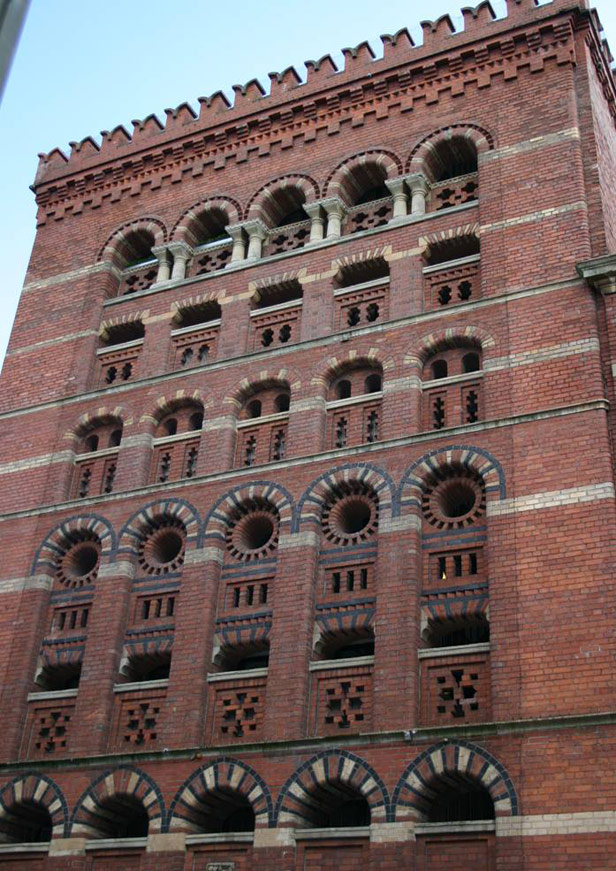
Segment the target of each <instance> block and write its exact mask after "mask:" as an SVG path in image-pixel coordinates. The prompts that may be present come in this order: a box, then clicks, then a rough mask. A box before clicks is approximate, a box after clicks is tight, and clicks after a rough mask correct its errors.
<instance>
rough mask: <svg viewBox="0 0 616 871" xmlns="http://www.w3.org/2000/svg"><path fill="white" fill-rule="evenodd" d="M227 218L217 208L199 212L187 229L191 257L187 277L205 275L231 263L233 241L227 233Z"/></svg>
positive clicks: (222, 210) (221, 210)
mask: <svg viewBox="0 0 616 871" xmlns="http://www.w3.org/2000/svg"><path fill="white" fill-rule="evenodd" d="M228 224H229V217H228V215H227V213H226V212H225V211H224V209H222V208H219V207H214V208H208V209H204V210H203V211H200V212H199V213H198V214H197V215H196V217H195V218H194V220H193V221H192V222H191V223H190V225H189V227H188V232H187V236H188V239H189V241H190V244H192V246H193V257H192V261H191V263H190V266H189V268H188V270H187V276H188V277H193V276H196V275H207V274H209V273H210V272H217V271H218V270H219V269H224V268H225V266H226V265H227V264H228V263H229V262H230V261H231V252H232V249H233V241H232V239H231V237H230V236H229V234H228V232H227V225H228Z"/></svg>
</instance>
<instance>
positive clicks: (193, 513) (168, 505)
mask: <svg viewBox="0 0 616 871" xmlns="http://www.w3.org/2000/svg"><path fill="white" fill-rule="evenodd" d="M161 517H168V518H169V519H172V520H178V521H180V523H182V524H183V525H184V528H185V530H186V546H187V548H188V547H191V546H192V547H195V546H196V543H197V540H198V537H199V529H200V524H201V518H200V516H199V512H198V511H197V509H196V508H195V507H194V505H191V504H190V502H187V501H186V500H185V499H160V500H157V501H156V502H149V503H148V504H147V505H144V507H143V508H141V509H140V510H139V511H136V512H135V513H134V514H133V515H132V517H131V518H130V519H129V520H127V521H126V523H125V524H124V526H123V527H122V529H121V530H120V534H119V535H118V551H119V552H123V553H131V554H134V553H136V552H137V549H138V547H139V543H140V541H141V539H142V537H143V535H144V533H146V532H147V531H148V530H149V529H150V528H151V526H152V524H153V523H156V522H157V521H158V520H159V519H160V518H161Z"/></svg>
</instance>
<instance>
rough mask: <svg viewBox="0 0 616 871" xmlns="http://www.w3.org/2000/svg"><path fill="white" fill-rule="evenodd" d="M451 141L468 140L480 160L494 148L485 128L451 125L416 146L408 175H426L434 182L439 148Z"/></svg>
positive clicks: (492, 140)
mask: <svg viewBox="0 0 616 871" xmlns="http://www.w3.org/2000/svg"><path fill="white" fill-rule="evenodd" d="M451 139H464V140H467V141H468V143H469V145H471V146H472V147H473V148H474V149H475V151H476V152H477V157H478V158H479V157H480V155H481V154H483V153H484V152H486V151H491V150H492V149H493V148H494V139H493V137H492V134H491V133H489V132H488V131H487V130H485V129H484V128H483V127H479V126H478V125H476V124H450V125H448V126H447V127H441V128H440V129H439V130H434V131H433V132H432V133H429V134H428V135H427V136H424V137H423V139H421V140H420V141H419V142H418V143H417V144H416V145H415V146H414V148H413V150H412V151H411V153H410V155H409V157H408V159H407V162H406V169H405V171H406V172H407V173H416V172H420V173H424V174H425V175H426V176H427V177H428V179H430V180H431V181H432V180H433V177H434V175H435V168H434V164H435V160H436V158H437V154H438V147H439V145H441V144H442V143H444V142H447V141H448V140H451Z"/></svg>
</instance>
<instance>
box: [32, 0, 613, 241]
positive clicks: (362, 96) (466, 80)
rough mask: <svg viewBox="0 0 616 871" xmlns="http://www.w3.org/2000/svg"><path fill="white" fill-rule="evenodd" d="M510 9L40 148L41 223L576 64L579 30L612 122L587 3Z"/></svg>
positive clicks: (469, 15) (596, 27)
mask: <svg viewBox="0 0 616 871" xmlns="http://www.w3.org/2000/svg"><path fill="white" fill-rule="evenodd" d="M507 10H508V14H507V17H505V18H500V19H498V18H496V17H495V13H494V10H493V9H492V6H491V5H490V3H489V2H488V0H484V2H482V3H480V4H479V5H478V6H476V7H474V8H471V7H466V8H464V9H463V10H462V16H463V24H464V26H463V29H461V30H460V31H455V30H454V26H453V23H452V21H451V19H450V17H449V16H447V15H445V16H442V17H440V18H438V19H437V20H436V21H423V22H421V27H422V31H423V43H422V45H418V46H416V45H414V43H413V40H412V38H411V36H410V34H409V33H408V31H407V30H406V29H401V30H399V31H398V32H397V33H395V34H393V35H392V34H385V35H383V36H382V37H381V40H382V43H383V55H382V56H381V57H378V58H377V57H376V56H375V53H374V51H373V49H372V48H371V46H370V45H369V43H368V42H362V43H360V44H359V45H358V46H356V47H355V48H345V49H343V56H344V69H342V70H338V69H337V67H336V64H335V63H334V61H333V59H332V58H331V57H330V56H329V55H324V56H323V57H322V58H320V59H319V60H317V61H306V64H305V65H306V69H307V76H306V81H304V82H302V81H301V79H300V76H299V74H298V72H297V70H296V69H295V68H294V67H288V68H287V69H286V70H284V71H283V72H282V73H275V72H272V73H270V74H269V78H270V88H269V92H266V90H265V88H264V87H263V85H262V84H261V83H260V82H259V81H258V80H257V79H252V80H250V81H249V82H247V83H246V84H245V85H234V86H233V92H234V99H233V103H232V104H231V102H230V101H229V100H228V99H227V97H226V96H225V94H224V93H222V92H221V91H216V92H215V93H213V94H212V95H211V96H209V97H201V98H199V104H200V110H199V112H198V113H197V112H196V111H195V110H194V109H193V108H192V107H191V106H190V105H189V104H188V103H182V104H181V105H180V106H178V107H177V108H175V109H166V110H165V115H166V118H165V122H164V124H163V123H162V122H161V121H160V120H159V119H158V118H157V117H156V116H155V115H149V116H147V117H146V118H145V119H144V120H143V121H139V120H135V121H133V122H132V124H133V131H132V133H129V131H128V130H126V128H125V127H123V126H122V125H118V126H117V127H115V128H114V129H113V130H111V131H103V133H102V134H101V137H102V138H101V141H100V144H98V143H97V142H96V140H95V139H93V138H92V137H89V136H88V137H86V138H85V139H83V140H81V141H80V142H72V143H70V145H71V150H70V155H69V156H68V157H67V156H66V155H65V154H64V152H63V151H61V150H60V149H58V148H56V149H53V150H52V151H51V152H49V153H48V154H41V155H39V157H40V162H39V167H38V171H37V176H36V180H35V184H34V190H35V193H36V196H37V202H38V204H39V206H40V208H39V218H38V221H39V225H41V224H44V223H45V222H46V220H49V219H53V220H60V219H62V218H63V217H65V216H66V215H67V214H70V213H74V214H78V213H81V212H82V211H83V210H84V209H87V208H98V207H99V206H101V205H102V204H103V202H104V201H105V199H107V198H112V199H113V201H116V200H117V198H119V197H122V196H131V197H134V196H138V195H139V193H140V192H141V190H142V189H144V188H145V187H147V188H148V189H153V188H156V187H159V186H160V185H161V183H162V181H161V180H160V179H162V177H163V175H164V178H165V183H167V181H168V180H169V179H170V181H171V182H172V183H175V182H178V181H181V179H182V176H183V174H185V173H188V174H190V176H191V177H194V176H197V175H200V174H201V173H202V172H203V171H204V169H205V168H206V167H210V168H213V169H214V170H220V169H224V168H225V166H228V165H233V164H235V163H242V162H244V161H246V160H247V159H249V157H250V155H251V152H253V151H254V153H255V154H256V153H258V154H259V156H261V157H262V156H266V155H267V154H268V153H270V151H271V150H272V149H274V150H275V149H276V148H285V147H288V143H289V142H293V143H295V144H296V143H297V140H298V139H302V138H307V137H309V138H311V139H314V137H315V135H316V133H315V127H317V126H318V128H319V135H320V136H322V135H325V136H327V135H336V134H337V133H338V132H339V129H340V124H341V123H345V122H346V121H347V120H349V119H352V123H353V126H354V127H357V126H362V125H363V124H364V123H365V119H366V118H367V117H368V116H370V115H374V113H375V112H376V117H377V119H381V118H384V117H387V116H388V115H389V114H390V113H394V114H396V113H398V114H403V113H406V112H411V111H413V109H414V107H415V106H416V105H418V104H425V105H430V104H434V103H436V102H438V101H439V100H440V99H441V96H442V95H443V94H444V93H447V92H448V93H449V94H450V95H451V96H454V97H455V96H461V95H463V94H464V92H465V89H466V88H467V87H476V88H484V87H489V86H490V84H491V82H492V79H493V78H494V77H496V76H500V77H504V79H505V80H506V81H507V80H511V79H513V78H516V77H517V76H518V74H519V73H520V71H521V70H524V69H526V70H530V71H531V72H533V73H537V72H541V70H542V69H543V68H544V66H545V64H546V63H549V62H555V63H556V64H559V65H566V64H574V63H575V60H576V56H575V45H574V34H575V31H576V29H579V28H586V29H587V30H588V31H589V33H590V34H591V35H590V36H589V37H588V38H589V41H590V42H591V43H592V54H593V58H594V60H595V64H596V65H597V67H598V69H600V70H601V72H600V80H601V81H602V84H603V87H604V92H605V93H606V96H607V97H608V103H609V105H610V106H611V109H612V114H613V116H614V118H615V119H616V99H615V96H614V82H613V76H612V73H611V70H610V63H611V55H610V53H609V48H608V47H607V45H606V43H605V41H602V39H601V31H600V23H599V21H598V19H597V17H596V14H594V13H591V12H589V10H588V6H587V0H552V2H551V3H547V4H544V5H542V6H536V5H535V3H534V0H508V3H507ZM512 24H513V25H514V29H513V30H512ZM119 159H121V165H120V164H119V163H118V160H119ZM112 162H113V163H114V165H112ZM157 176H158V179H157V178H156V177H157ZM69 177H70V180H69ZM114 188H115V190H114V191H113V192H112V189H114Z"/></svg>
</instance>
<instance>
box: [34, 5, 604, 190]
mask: <svg viewBox="0 0 616 871" xmlns="http://www.w3.org/2000/svg"><path fill="white" fill-rule="evenodd" d="M461 12H462V17H463V29H461V30H459V31H455V30H454V28H453V24H452V22H451V19H450V18H449V16H447V15H444V16H442V17H440V18H439V19H438V20H436V21H422V22H421V27H422V31H423V43H422V44H421V45H414V43H413V40H412V38H411V36H410V35H409V33H408V31H407V30H406V29H405V28H403V29H401V30H399V31H398V32H397V33H396V34H393V35H392V34H385V35H383V36H382V37H381V40H382V42H383V56H382V57H380V58H375V55H374V52H373V50H372V48H371V47H370V45H369V44H368V43H367V42H362V43H360V44H359V45H358V46H356V47H355V48H346V49H343V50H342V51H343V55H344V61H345V63H344V69H343V70H338V68H337V67H336V64H335V63H334V61H333V60H332V58H331V57H330V56H329V55H325V56H323V57H322V58H321V59H320V60H318V61H306V63H305V66H306V69H307V76H306V81H304V82H302V81H301V79H300V76H299V75H298V73H297V71H296V70H295V69H294V68H293V67H288V68H287V69H286V70H284V71H283V72H282V73H270V74H269V78H270V90H269V92H266V90H265V88H264V87H263V86H262V85H261V83H260V82H259V81H258V80H257V79H251V80H250V81H249V82H248V83H247V84H246V85H243V86H242V85H234V86H233V91H234V101H233V104H231V103H230V101H229V100H228V99H227V97H226V96H225V94H224V93H223V92H222V91H216V92H214V93H213V94H212V95H211V96H210V97H200V98H199V100H198V102H199V104H200V111H199V112H198V113H197V112H195V111H194V110H193V109H192V107H191V106H190V105H189V104H188V103H182V104H181V105H180V106H178V107H177V109H166V110H165V113H166V121H165V123H164V124H163V123H162V122H161V121H160V120H159V119H158V118H157V117H156V115H148V116H147V117H146V118H145V119H144V120H143V121H140V120H134V121H133V122H132V124H133V131H132V133H129V132H128V131H127V130H126V128H125V127H123V126H122V125H118V126H117V127H115V128H114V129H113V130H111V131H103V133H102V134H101V142H100V144H98V143H97V142H96V141H95V139H94V138H93V137H91V136H87V137H85V139H83V140H81V142H71V143H70V146H71V150H70V154H69V156H67V155H66V154H65V153H64V152H63V151H62V150H61V149H60V148H54V149H52V150H51V151H50V152H49V153H47V154H44V153H40V154H39V166H38V170H37V173H36V178H35V181H34V184H33V186H32V189H33V190H34V191H35V193H37V192H38V190H39V189H40V188H41V187H43V186H45V185H47V184H49V183H51V182H56V181H58V180H60V179H66V178H68V177H70V176H72V175H76V174H79V173H83V172H86V171H92V170H94V169H96V168H100V167H101V166H103V165H104V164H111V163H113V162H115V161H117V160H118V159H122V160H125V159H126V158H127V157H130V156H137V155H139V154H140V153H142V152H145V151H147V150H148V149H151V148H153V147H156V148H160V147H162V146H165V145H168V144H170V143H172V142H174V141H178V140H179V139H182V138H191V137H195V136H198V135H199V134H202V133H204V132H208V133H209V134H211V135H212V134H221V133H223V131H224V130H225V128H226V129H227V130H228V129H232V128H238V127H242V126H246V125H247V124H248V123H249V122H250V120H251V119H256V118H258V116H259V115H260V114H262V113H267V114H268V115H270V117H271V116H273V118H272V121H273V123H275V118H276V117H278V118H280V116H281V115H284V114H285V113H286V114H288V113H289V112H290V111H291V110H292V109H293V108H297V105H298V104H300V105H301V101H307V102H314V101H315V100H317V99H318V98H319V96H327V95H330V94H331V92H332V91H338V92H339V91H341V90H344V87H345V86H348V85H349V84H351V83H361V82H362V80H363V79H365V80H366V81H368V80H370V79H372V78H373V77H377V76H378V75H379V74H382V73H386V72H389V71H392V70H394V69H396V68H397V67H400V66H402V65H404V64H409V63H412V64H414V65H415V64H418V65H425V62H426V59H427V58H428V57H434V58H435V59H436V58H437V57H438V56H440V57H439V60H443V59H444V58H443V56H444V55H446V54H448V53H451V52H453V51H455V52H459V51H460V50H461V49H462V48H463V47H465V46H467V45H469V44H471V43H473V42H475V43H476V42H478V41H487V40H488V39H489V40H490V41H494V40H495V39H497V38H498V36H499V35H500V34H501V33H504V32H507V34H508V37H509V38H511V35H512V26H513V27H514V28H519V29H520V32H521V33H523V30H524V28H527V27H528V26H529V25H532V26H533V27H534V28H536V26H537V25H538V24H539V25H540V24H541V23H542V22H545V24H546V25H547V23H548V22H549V20H550V19H554V17H555V16H558V15H563V14H567V13H569V14H571V15H575V16H576V19H577V21H582V20H585V21H586V22H587V24H589V25H590V27H591V29H593V30H594V31H595V37H596V44H597V46H598V48H599V53H600V56H601V59H602V62H603V64H604V66H605V70H606V76H607V78H608V79H609V80H610V81H611V85H612V86H613V76H612V71H611V67H610V64H611V53H610V51H609V47H608V46H607V43H606V41H605V40H604V39H603V38H602V35H601V23H600V21H599V18H598V15H597V13H596V11H594V10H591V9H590V6H589V3H588V0H551V2H550V3H544V4H543V5H541V6H537V5H536V0H507V15H506V16H505V17H503V18H496V16H495V13H494V10H493V8H492V6H491V4H490V2H489V0H484V2H482V3H480V4H479V5H478V6H476V7H465V8H463V9H462V10H461Z"/></svg>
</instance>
